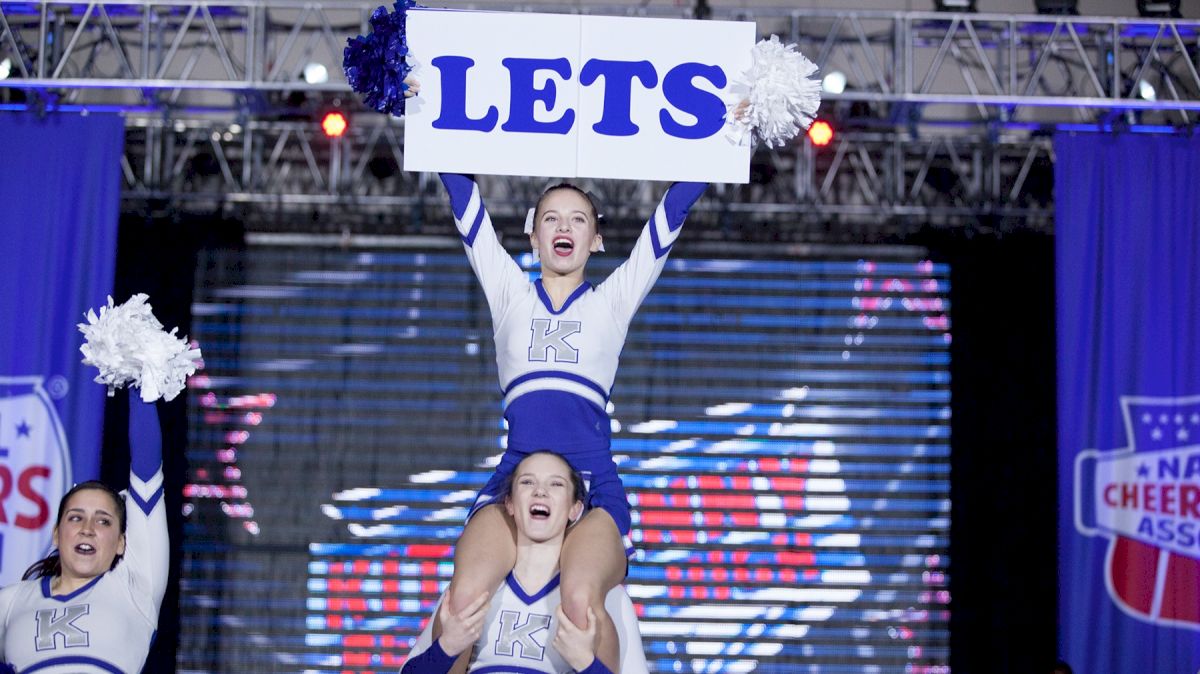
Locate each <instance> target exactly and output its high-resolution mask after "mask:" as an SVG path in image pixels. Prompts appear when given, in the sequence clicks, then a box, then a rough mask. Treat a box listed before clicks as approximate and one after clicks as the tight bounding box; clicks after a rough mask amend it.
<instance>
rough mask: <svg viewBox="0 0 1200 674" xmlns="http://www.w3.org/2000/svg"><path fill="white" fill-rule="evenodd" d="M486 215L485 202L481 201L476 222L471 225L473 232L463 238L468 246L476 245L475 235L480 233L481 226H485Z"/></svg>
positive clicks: (476, 213) (476, 214)
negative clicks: (484, 218)
mask: <svg viewBox="0 0 1200 674" xmlns="http://www.w3.org/2000/svg"><path fill="white" fill-rule="evenodd" d="M484 215H486V213H485V212H484V209H483V200H482V199H480V201H479V208H478V209H477V210H476V211H475V222H474V223H472V224H471V231H469V232H467V235H466V236H464V237H463V238H462V240H463V243H465V244H467V245H468V246H474V245H475V235H476V234H478V233H479V226H480V225H482V224H483V217H484Z"/></svg>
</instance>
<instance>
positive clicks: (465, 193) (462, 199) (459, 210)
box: [438, 173, 475, 220]
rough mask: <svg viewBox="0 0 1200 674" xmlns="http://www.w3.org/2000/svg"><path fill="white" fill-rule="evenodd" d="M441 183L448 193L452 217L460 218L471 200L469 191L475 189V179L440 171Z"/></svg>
mask: <svg viewBox="0 0 1200 674" xmlns="http://www.w3.org/2000/svg"><path fill="white" fill-rule="evenodd" d="M438 175H439V176H440V177H441V179H442V185H444V186H445V187H446V192H447V193H449V194H450V209H451V210H452V211H454V217H455V218H457V219H459V220H461V219H462V217H463V214H464V213H466V211H467V204H468V203H470V201H471V193H472V192H473V191H475V181H474V180H471V179H470V178H468V177H467V176H464V175H461V174H458V173H440V174H438Z"/></svg>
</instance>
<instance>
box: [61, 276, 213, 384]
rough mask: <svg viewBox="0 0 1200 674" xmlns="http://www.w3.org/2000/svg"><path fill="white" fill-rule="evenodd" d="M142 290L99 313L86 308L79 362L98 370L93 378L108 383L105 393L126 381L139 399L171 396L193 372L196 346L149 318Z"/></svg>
mask: <svg viewBox="0 0 1200 674" xmlns="http://www.w3.org/2000/svg"><path fill="white" fill-rule="evenodd" d="M146 299H147V297H146V295H144V294H140V293H139V294H137V295H134V296H133V297H130V298H129V301H128V302H125V303H124V304H121V305H119V306H113V299H112V298H111V297H109V298H108V306H105V307H100V315H99V316H97V315H96V312H95V311H91V310H89V311H88V312H87V323H80V324H79V331H80V332H82V333H83V336H84V344H83V346H80V347H79V350H80V351H82V352H83V362H84V364H85V365H95V366H96V367H97V368H99V370H100V373H99V374H98V375H96V381H97V382H98V383H100V384H104V385H105V386H107V387H108V393H109V395H112V393H113V391H115V390H116V389H118V388H120V387H122V386H126V385H130V386H137V387H139V388H141V390H142V392H141V397H142V400H144V401H146V402H152V401H154V400H157V399H159V398H163V399H164V400H172V399H174V398H175V396H177V395H179V392H180V391H182V390H183V387H184V386H185V385H186V384H187V378H188V376H189V375H191V374H193V373H194V372H195V371H196V361H197V360H199V358H200V349H192V348H189V347H188V343H187V341H186V339H180V338H178V337H176V336H175V332H176V330H177V328H176V329H175V330H171V332H170V333H167V332H164V331H163V326H162V323H159V322H158V319H157V318H155V317H154V314H153V313H152V311H151V307H150V305H149V304H146Z"/></svg>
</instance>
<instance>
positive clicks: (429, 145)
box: [404, 9, 756, 183]
mask: <svg viewBox="0 0 1200 674" xmlns="http://www.w3.org/2000/svg"><path fill="white" fill-rule="evenodd" d="M407 30H408V45H409V49H410V52H411V56H410V60H412V61H414V62H415V67H414V70H413V76H414V77H415V78H416V79H417V80H418V81H420V83H421V93H420V95H419V96H417V97H416V98H413V99H409V101H408V103H407V105H406V113H405V122H404V124H405V126H404V146H405V154H404V169H405V170H406V171H449V172H456V173H484V174H497V175H527V176H552V177H563V178H569V177H589V178H620V179H634V180H692V181H707V182H726V183H745V182H748V181H749V176H750V150H751V147H750V145H749V144H739V143H737V142H735V141H734V140H732V134H731V133H730V129H729V127H728V125H727V124H726V105H727V104H728V103H730V102H736V101H737V100H738V98H739V96H738V93H737V92H736V91H733V88H734V84H733V83H734V80H735V79H736V78H737V77H738V76H739V75H741V73H742V72H744V71H745V70H746V69H747V68H749V67H750V65H751V50H752V49H753V47H754V39H755V35H756V29H755V25H754V23H752V22H730V21H688V20H682V19H645V18H617V17H601V16H577V15H558V14H525V13H503V12H467V11H453V10H432V9H412V10H409V14H408V27H407Z"/></svg>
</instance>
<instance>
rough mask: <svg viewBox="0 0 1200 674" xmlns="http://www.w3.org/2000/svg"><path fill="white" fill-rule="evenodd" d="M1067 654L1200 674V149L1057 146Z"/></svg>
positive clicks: (1116, 667) (1101, 664)
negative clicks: (1199, 525) (1198, 530)
mask: <svg viewBox="0 0 1200 674" xmlns="http://www.w3.org/2000/svg"><path fill="white" fill-rule="evenodd" d="M1055 151H1056V153H1057V159H1056V164H1055V198H1056V204H1057V206H1056V209H1057V213H1056V225H1055V227H1056V236H1057V242H1056V244H1057V245H1056V248H1057V253H1056V255H1057V282H1058V288H1057V304H1058V306H1057V317H1058V354H1059V365H1058V367H1059V370H1058V382H1059V383H1058V412H1059V414H1058V418H1059V542H1060V554H1059V640H1060V649H1061V654H1062V656H1063V657H1064V658H1065V659H1067V661H1068V662H1069V663H1070V664H1071V665H1072V666H1073V667H1074V669H1075V671H1077V672H1088V674H1110V673H1111V674H1128V673H1131V672H1156V673H1157V672H1162V673H1166V672H1189V673H1190V672H1196V671H1197V670H1198V669H1200V536H1198V535H1197V534H1198V532H1197V529H1198V528H1200V527H1198V526H1197V525H1198V524H1200V139H1196V138H1190V139H1189V138H1183V137H1177V136H1148V135H1101V134H1094V135H1091V134H1080V135H1060V136H1059V137H1057V138H1056V139H1055Z"/></svg>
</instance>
